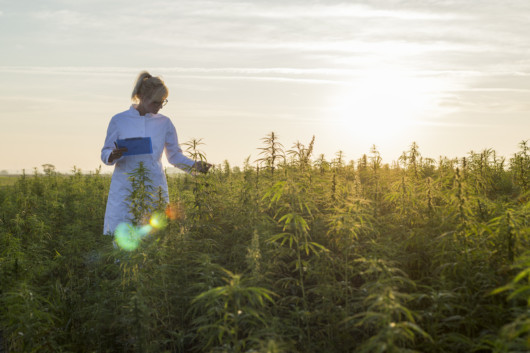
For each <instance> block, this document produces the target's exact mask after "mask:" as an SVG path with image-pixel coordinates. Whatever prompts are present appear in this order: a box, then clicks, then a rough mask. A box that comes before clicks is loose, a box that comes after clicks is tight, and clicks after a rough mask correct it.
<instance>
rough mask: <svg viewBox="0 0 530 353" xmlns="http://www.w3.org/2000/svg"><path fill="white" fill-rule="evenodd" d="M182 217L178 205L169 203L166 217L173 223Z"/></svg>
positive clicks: (180, 207)
mask: <svg viewBox="0 0 530 353" xmlns="http://www.w3.org/2000/svg"><path fill="white" fill-rule="evenodd" d="M182 215H183V212H182V206H181V205H180V203H170V204H169V205H167V207H166V217H167V218H169V219H170V220H172V221H174V220H176V219H181V218H182Z"/></svg>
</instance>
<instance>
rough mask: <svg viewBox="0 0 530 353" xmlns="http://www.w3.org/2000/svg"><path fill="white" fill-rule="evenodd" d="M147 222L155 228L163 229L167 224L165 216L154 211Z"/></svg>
mask: <svg viewBox="0 0 530 353" xmlns="http://www.w3.org/2000/svg"><path fill="white" fill-rule="evenodd" d="M149 224H150V225H151V226H152V227H153V228H155V229H163V228H165V227H166V226H167V218H166V216H165V215H164V214H163V213H161V212H156V213H154V214H153V215H152V216H151V219H149Z"/></svg>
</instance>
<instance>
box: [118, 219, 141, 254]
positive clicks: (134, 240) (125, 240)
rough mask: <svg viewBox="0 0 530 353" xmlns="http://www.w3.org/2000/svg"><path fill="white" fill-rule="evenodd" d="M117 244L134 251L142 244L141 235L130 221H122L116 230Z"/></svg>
mask: <svg viewBox="0 0 530 353" xmlns="http://www.w3.org/2000/svg"><path fill="white" fill-rule="evenodd" d="M114 239H115V241H116V244H118V246H119V247H120V248H122V249H123V250H127V251H133V250H134V249H136V248H138V245H139V244H140V235H139V234H138V232H137V230H136V227H134V226H133V225H131V224H128V223H120V224H118V226H117V227H116V230H115V231H114Z"/></svg>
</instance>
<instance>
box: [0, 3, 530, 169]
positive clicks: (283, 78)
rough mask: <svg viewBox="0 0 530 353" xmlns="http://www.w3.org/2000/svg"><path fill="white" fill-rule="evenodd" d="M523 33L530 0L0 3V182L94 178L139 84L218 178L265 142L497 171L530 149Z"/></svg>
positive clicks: (529, 23)
mask: <svg viewBox="0 0 530 353" xmlns="http://www.w3.org/2000/svg"><path fill="white" fill-rule="evenodd" d="M529 33H530V1H528V0H504V1H492V0H481V1H475V0H459V1H456V0H453V1H436V0H429V1H427V0H372V1H355V0H350V1H335V0H326V1H310V0H303V1H302V0H300V1H298V0H282V1H278V0H267V1H265V0H254V1H232V0H216V1H203V0H172V1H163V0H150V1H145V0H144V1H138V0H127V1H125V0H105V1H102V0H76V1H70V0H39V1H37V0H10V1H6V0H0V53H1V54H0V104H1V106H2V110H1V112H0V123H1V127H0V149H1V151H2V153H1V154H0V170H4V171H9V172H20V171H21V170H22V169H25V170H26V172H28V171H32V170H33V169H34V168H38V169H39V170H42V167H41V166H42V165H43V164H47V163H48V164H53V165H54V166H55V167H56V168H57V170H58V171H62V172H68V171H71V170H73V168H74V167H75V168H77V169H81V170H82V171H84V172H89V171H94V170H96V169H97V168H98V167H99V166H101V165H103V163H102V162H101V160H100V151H101V147H102V145H103V141H104V139H105V134H106V129H107V126H108V123H109V121H110V118H111V117H112V116H113V115H115V114H117V113H119V112H122V111H124V110H127V109H129V107H130V104H131V100H130V95H131V92H132V89H133V84H134V81H135V80H136V77H137V75H138V74H139V73H140V71H142V70H148V71H149V72H150V73H151V74H153V75H154V76H161V77H162V78H163V80H164V81H165V83H166V85H167V86H168V88H169V103H168V104H167V105H166V106H165V107H164V108H163V110H161V111H160V112H161V113H163V114H165V115H167V116H169V117H170V118H171V120H172V121H173V123H174V125H175V126H176V128H177V132H178V135H179V141H180V143H181V145H182V146H183V145H184V143H185V142H186V141H190V140H191V139H202V142H203V143H204V145H202V146H201V148H202V151H203V152H204V153H205V154H206V156H207V158H208V160H209V161H210V162H212V163H215V164H218V163H222V162H223V161H225V160H227V161H228V162H229V163H230V164H231V165H233V166H235V165H242V164H243V163H244V161H245V160H246V159H247V158H249V161H250V162H253V161H255V160H257V159H258V158H259V155H258V154H259V152H260V151H259V148H260V147H262V141H261V139H262V138H264V137H265V136H267V135H268V134H270V133H271V132H274V133H275V134H276V135H277V136H278V137H279V140H280V142H281V143H282V144H283V145H284V147H285V149H286V150H288V149H290V148H292V146H293V145H294V144H295V143H297V142H301V143H302V144H304V145H306V146H307V145H308V144H309V142H310V141H311V138H312V137H313V136H315V145H314V155H315V157H316V156H319V155H320V154H324V155H325V157H326V159H327V160H331V159H333V158H334V157H335V154H336V153H337V152H338V151H342V152H343V153H344V155H345V157H346V159H347V160H357V159H358V158H360V157H361V156H362V155H363V154H368V153H369V152H370V149H371V148H372V146H373V145H375V146H376V148H377V150H378V151H379V152H380V153H381V156H382V158H383V162H385V163H391V162H392V161H394V160H396V159H397V158H398V157H399V156H400V155H401V154H402V153H403V152H404V151H407V150H408V149H409V148H410V145H411V144H412V143H413V142H416V143H417V144H418V145H419V149H420V153H421V154H422V156H424V157H429V158H434V159H438V158H439V157H440V156H445V157H449V158H456V157H464V156H466V155H468V154H469V153H470V152H471V151H475V152H480V151H482V150H484V149H493V150H495V151H496V152H497V154H498V155H501V156H505V157H507V158H510V156H512V155H513V154H514V153H515V152H517V151H518V150H519V146H518V145H519V143H520V142H521V141H523V140H528V139H530V36H529V35H528V34H529ZM183 147H184V146H183ZM164 163H165V165H166V166H169V164H168V163H167V161H165V158H164ZM102 170H103V171H104V172H111V171H112V167H107V166H104V165H103V168H102Z"/></svg>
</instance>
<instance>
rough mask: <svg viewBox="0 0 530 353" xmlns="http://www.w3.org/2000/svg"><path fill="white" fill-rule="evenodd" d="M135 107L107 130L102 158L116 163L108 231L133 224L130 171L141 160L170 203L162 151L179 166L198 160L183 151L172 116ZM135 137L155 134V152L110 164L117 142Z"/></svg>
mask: <svg viewBox="0 0 530 353" xmlns="http://www.w3.org/2000/svg"><path fill="white" fill-rule="evenodd" d="M135 107H136V105H132V106H131V107H130V108H129V110H126V111H124V112H122V113H119V114H116V115H115V116H113V117H112V119H111V120H110V123H109V127H108V130H107V137H106V138H105V144H104V146H103V148H102V149H101V160H102V161H103V163H105V164H106V165H115V167H114V173H113V174H112V181H111V183H110V190H109V196H108V199H107V208H106V210H105V223H104V226H103V233H104V234H112V233H114V229H115V228H116V227H117V226H118V224H120V223H121V222H129V223H130V221H131V219H132V216H131V215H130V213H129V208H128V203H127V201H126V198H127V196H128V195H129V194H130V188H131V186H130V182H129V180H128V179H127V178H128V177H129V175H127V173H130V172H131V171H132V170H133V169H136V168H137V167H138V163H139V162H140V161H142V162H144V165H145V167H146V168H148V169H149V171H150V174H149V176H150V178H151V180H152V182H153V185H152V186H153V187H154V190H156V189H157V188H158V187H159V186H161V187H162V192H163V194H164V197H165V199H166V202H168V201H169V197H168V191H167V181H166V175H165V173H164V170H163V168H162V152H163V151H164V149H165V150H166V157H167V159H168V161H169V163H171V164H173V165H174V166H176V167H179V168H181V169H184V170H185V169H188V168H189V167H191V166H192V165H193V163H194V161H193V160H191V159H190V158H188V157H186V156H184V155H183V154H182V150H181V149H180V146H179V143H178V138H177V131H176V130H175V126H174V125H173V123H172V122H171V120H169V118H168V117H166V116H164V115H162V114H149V113H148V114H146V115H145V116H141V115H140V113H138V111H137V110H136V108H135ZM131 137H151V142H152V144H153V153H152V154H142V155H136V156H122V157H120V158H118V159H117V160H114V161H113V162H112V163H109V162H108V160H109V156H110V153H111V152H112V150H113V149H114V148H115V146H114V141H116V140H117V139H124V138H131Z"/></svg>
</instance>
